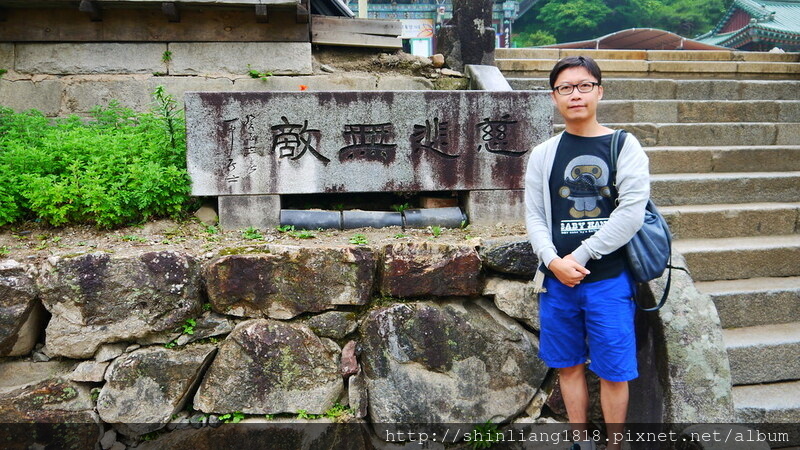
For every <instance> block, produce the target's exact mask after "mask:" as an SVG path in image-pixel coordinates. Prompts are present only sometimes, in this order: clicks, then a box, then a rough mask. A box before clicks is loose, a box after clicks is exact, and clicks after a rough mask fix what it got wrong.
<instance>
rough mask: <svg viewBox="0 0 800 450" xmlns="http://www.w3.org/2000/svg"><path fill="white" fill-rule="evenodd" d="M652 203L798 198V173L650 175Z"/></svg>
mask: <svg viewBox="0 0 800 450" xmlns="http://www.w3.org/2000/svg"><path fill="white" fill-rule="evenodd" d="M650 179H651V184H650V195H651V197H652V198H653V201H654V202H655V203H656V205H659V206H679V205H713V204H725V203H751V202H759V203H763V202H782V201H784V200H785V199H798V198H800V172H797V171H795V172H735V173H678V174H658V175H651V177H650Z"/></svg>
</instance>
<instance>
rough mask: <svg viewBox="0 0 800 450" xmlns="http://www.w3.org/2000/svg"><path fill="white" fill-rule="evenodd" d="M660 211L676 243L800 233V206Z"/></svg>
mask: <svg viewBox="0 0 800 450" xmlns="http://www.w3.org/2000/svg"><path fill="white" fill-rule="evenodd" d="M659 210H660V211H661V214H663V215H664V218H665V219H667V223H669V228H670V231H672V235H673V237H674V238H675V239H697V238H711V239H714V238H732V237H739V236H772V235H790V234H793V233H800V203H780V202H779V203H741V204H722V205H680V206H664V207H660V208H659Z"/></svg>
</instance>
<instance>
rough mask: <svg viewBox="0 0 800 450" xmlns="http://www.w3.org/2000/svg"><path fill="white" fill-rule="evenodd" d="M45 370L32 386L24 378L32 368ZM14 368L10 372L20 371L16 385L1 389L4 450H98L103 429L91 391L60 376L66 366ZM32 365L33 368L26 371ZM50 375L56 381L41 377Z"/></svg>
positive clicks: (1, 423) (0, 408)
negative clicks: (47, 449)
mask: <svg viewBox="0 0 800 450" xmlns="http://www.w3.org/2000/svg"><path fill="white" fill-rule="evenodd" d="M38 364H43V365H44V366H45V367H41V368H38V369H39V370H37V371H35V372H34V373H32V375H33V378H35V379H36V380H35V381H34V380H32V382H24V381H25V380H22V378H21V377H20V375H22V374H23V373H27V372H29V370H30V369H31V367H30V366H36V365H38ZM38 364H30V363H22V365H20V364H11V365H10V366H9V367H6V368H9V369H20V371H18V372H17V373H16V375H17V376H16V377H13V378H15V379H16V382H22V383H23V384H21V385H19V386H16V387H9V386H8V384H7V381H8V380H4V382H3V384H4V385H5V386H3V387H2V388H0V436H2V437H3V441H4V444H3V446H4V448H95V446H96V445H97V443H98V442H99V441H100V437H101V436H102V433H103V428H102V426H101V425H100V423H99V422H100V420H99V418H98V417H97V413H95V412H94V411H93V407H94V404H93V402H92V399H91V395H90V392H89V388H87V387H85V386H82V385H80V384H78V383H73V382H71V381H66V380H65V379H63V378H61V377H59V376H58V373H59V372H63V371H64V370H65V369H67V367H66V366H65V365H64V364H63V363H52V364H51V363H38ZM25 365H28V366H29V367H27V368H26V367H23V366H25ZM45 372H50V373H52V374H54V375H56V376H55V377H53V378H46V379H40V377H39V376H38V375H41V374H43V373H45Z"/></svg>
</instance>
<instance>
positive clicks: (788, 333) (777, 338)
mask: <svg viewBox="0 0 800 450" xmlns="http://www.w3.org/2000/svg"><path fill="white" fill-rule="evenodd" d="M722 338H723V340H724V341H725V348H726V349H727V350H728V359H729V361H730V365H731V375H732V381H733V384H734V385H742V384H757V383H771V382H776V381H788V380H798V379H800V358H797V355H800V322H790V323H783V324H771V325H758V326H753V327H746V328H729V329H725V330H723V331H722Z"/></svg>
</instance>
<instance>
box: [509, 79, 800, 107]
mask: <svg viewBox="0 0 800 450" xmlns="http://www.w3.org/2000/svg"><path fill="white" fill-rule="evenodd" d="M508 82H509V84H510V85H511V87H512V88H514V89H515V90H526V89H544V90H550V86H549V81H548V79H547V78H546V77H540V78H508ZM798 92H800V80H720V79H702V80H671V79H649V78H643V79H637V78H613V77H603V101H601V102H600V103H601V104H602V103H603V102H604V101H608V100H703V101H710V100H756V101H760V100H797V99H798V97H800V94H798Z"/></svg>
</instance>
